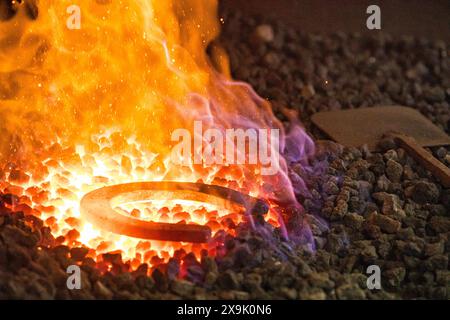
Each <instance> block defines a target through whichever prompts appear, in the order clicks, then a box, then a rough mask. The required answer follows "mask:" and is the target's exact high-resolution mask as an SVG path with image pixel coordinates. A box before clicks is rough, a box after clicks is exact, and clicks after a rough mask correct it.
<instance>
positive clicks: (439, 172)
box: [392, 133, 450, 188]
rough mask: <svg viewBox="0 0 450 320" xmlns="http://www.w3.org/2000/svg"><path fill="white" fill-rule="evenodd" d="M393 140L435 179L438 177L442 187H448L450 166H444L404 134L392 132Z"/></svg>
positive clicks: (449, 185) (449, 184)
mask: <svg viewBox="0 0 450 320" xmlns="http://www.w3.org/2000/svg"><path fill="white" fill-rule="evenodd" d="M392 137H393V138H394V140H395V142H396V143H397V144H398V145H399V146H400V147H402V148H403V149H405V150H406V152H408V153H409V154H410V155H411V157H413V158H414V159H415V160H416V161H417V162H419V163H420V164H421V165H423V166H424V167H425V168H426V169H427V170H429V171H430V172H431V173H432V174H433V175H434V176H435V177H436V178H437V179H439V180H440V181H441V183H442V185H443V186H444V188H450V168H448V167H447V166H445V165H444V164H443V163H442V162H440V161H439V160H438V159H436V158H435V157H433V155H432V154H431V153H429V152H428V151H427V150H425V149H424V148H422V147H421V146H420V145H419V144H417V142H416V140H415V139H414V138H411V137H409V136H406V135H402V134H397V133H394V134H392Z"/></svg>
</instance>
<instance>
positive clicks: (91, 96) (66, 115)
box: [0, 0, 296, 267]
mask: <svg viewBox="0 0 450 320" xmlns="http://www.w3.org/2000/svg"><path fill="white" fill-rule="evenodd" d="M26 2H27V1H26V0H24V1H22V2H21V3H19V2H17V3H16V4H17V6H18V11H17V14H16V15H15V16H14V17H13V18H11V19H9V20H7V21H3V22H0V57H1V59H0V118H2V119H7V121H5V122H3V123H1V124H0V132H2V135H3V137H6V138H7V139H3V140H2V141H1V142H0V159H1V160H2V161H3V163H7V164H8V165H7V167H6V168H5V171H6V173H5V176H4V178H2V181H1V182H0V187H1V188H0V190H3V192H5V193H12V194H15V195H16V196H18V199H17V203H15V204H13V206H15V210H22V211H24V212H25V213H26V214H33V215H37V216H39V217H40V218H41V219H43V220H44V221H45V223H46V225H47V226H49V227H50V228H51V231H52V234H53V235H54V236H55V237H57V241H61V242H62V243H64V244H67V245H70V246H81V245H85V246H87V247H89V248H92V249H91V251H90V256H92V257H97V256H98V255H99V254H101V253H104V252H110V251H117V250H120V251H121V252H122V254H123V256H124V257H126V258H127V259H129V260H130V261H131V264H132V266H133V267H136V266H138V265H139V264H140V263H144V262H146V263H150V264H156V263H157V262H158V261H166V260H167V259H168V258H169V257H170V256H172V255H173V254H174V252H175V251H176V250H178V249H184V250H185V251H186V252H194V253H195V254H196V255H197V257H199V256H200V254H202V250H204V251H203V253H205V252H206V253H207V254H212V255H213V254H215V253H216V250H217V247H216V245H217V241H216V242H215V244H213V243H208V244H205V245H198V244H190V243H170V242H157V241H143V240H140V239H133V238H129V237H125V236H120V235H117V234H112V233H108V232H106V231H103V230H100V229H97V228H95V227H93V226H92V225H90V224H89V223H87V222H86V221H83V220H82V219H80V207H79V205H80V204H79V203H80V199H81V198H82V197H83V195H84V194H86V193H87V192H90V191H92V190H95V189H97V188H100V187H103V186H108V185H113V184H119V183H127V182H136V181H162V180H171V181H185V182H197V181H202V182H204V183H209V184H218V185H223V186H227V187H229V188H232V189H235V190H238V191H241V192H243V193H246V194H250V195H252V196H256V197H264V198H266V199H269V200H270V201H271V202H272V204H273V205H272V208H271V209H270V212H269V214H268V216H267V220H268V221H269V222H270V223H272V224H273V225H276V226H278V225H280V224H281V225H282V224H283V220H282V219H281V217H280V215H279V213H278V210H276V209H277V208H276V206H275V204H274V203H275V202H277V203H289V202H291V203H296V201H295V197H294V194H293V192H292V188H291V186H290V183H289V180H288V178H287V175H286V169H285V163H284V160H281V163H280V166H279V170H278V173H277V174H276V175H273V176H263V175H261V174H260V171H261V170H260V168H259V167H258V166H256V165H244V166H242V165H241V166H226V165H222V166H218V165H211V166H205V165H197V164H192V165H190V166H189V167H186V166H179V165H174V164H173V163H172V162H171V161H170V159H169V158H170V157H169V154H170V150H171V148H172V147H173V142H172V141H171V140H170V137H171V133H172V132H173V131H174V130H176V129H178V128H191V127H192V123H193V122H194V121H196V120H197V121H198V120H200V121H202V122H203V123H204V125H205V126H207V127H210V128H218V129H220V130H225V129H226V128H244V129H246V128H277V129H280V130H281V132H282V136H281V139H282V145H281V149H283V148H284V145H283V141H284V131H283V127H282V125H281V123H280V122H279V121H278V120H276V118H275V117H274V116H273V114H272V111H271V108H270V105H269V104H268V103H267V102H266V101H264V100H262V99H261V98H259V97H258V96H257V95H256V94H255V93H254V92H253V90H252V89H251V88H250V87H249V86H248V85H246V84H243V83H239V82H235V81H233V80H232V79H231V78H230V76H229V71H228V65H227V64H228V62H227V58H226V55H225V54H224V53H223V51H222V50H221V49H220V47H219V46H217V45H216V44H214V42H213V40H214V39H215V38H216V37H217V35H218V34H219V31H220V20H219V19H218V18H217V0H176V1H160V0H153V1H152V0H122V1H112V0H96V1H94V0H79V1H77V5H78V6H79V7H80V9H81V11H80V12H81V29H79V30H72V29H69V28H67V25H66V20H67V18H68V14H67V12H66V9H67V7H69V6H70V5H72V4H73V3H72V1H67V0H40V1H39V2H38V8H39V11H38V14H37V17H35V19H31V18H30V16H29V13H28V12H27V9H26V6H25V5H26V4H27V3H26ZM208 47H210V48H211V50H210V52H212V54H211V56H208V55H207V49H208ZM217 70H220V71H221V72H218V71H217ZM272 152H278V150H272ZM0 177H1V175H0ZM117 210H118V211H119V212H121V213H122V214H130V215H132V216H134V217H138V218H140V219H144V220H145V219H147V220H153V221H167V222H173V223H197V224H205V225H208V226H210V228H211V229H212V230H213V232H214V233H215V234H216V237H217V236H218V235H220V234H221V232H220V231H221V230H223V231H225V232H227V233H229V234H231V235H233V234H234V232H235V231H234V228H235V227H234V226H235V225H237V224H239V223H240V222H242V216H241V215H239V214H238V213H236V212H228V211H226V210H224V209H223V208H216V207H212V206H209V205H207V204H202V203H200V204H199V203H183V202H181V201H176V200H173V199H166V200H161V199H158V200H157V201H152V200H150V201H149V202H146V203H139V204H124V205H123V206H120V208H117ZM61 236H63V237H61ZM58 237H59V238H58ZM219 242H220V241H219Z"/></svg>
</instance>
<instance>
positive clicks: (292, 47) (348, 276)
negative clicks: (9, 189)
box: [0, 14, 450, 299]
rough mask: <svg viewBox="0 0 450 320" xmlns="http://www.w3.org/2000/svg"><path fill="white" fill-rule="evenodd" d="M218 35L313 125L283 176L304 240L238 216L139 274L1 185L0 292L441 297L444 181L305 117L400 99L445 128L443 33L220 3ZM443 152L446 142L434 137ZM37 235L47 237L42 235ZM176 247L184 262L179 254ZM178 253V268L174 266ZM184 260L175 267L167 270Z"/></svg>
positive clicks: (449, 224) (447, 79) (447, 74)
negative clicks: (205, 250) (300, 25)
mask: <svg viewBox="0 0 450 320" xmlns="http://www.w3.org/2000/svg"><path fill="white" fill-rule="evenodd" d="M224 28H225V30H224V33H223V37H222V43H223V44H224V46H225V47H226V48H227V50H228V52H229V53H230V58H231V66H232V71H233V74H234V76H235V77H236V78H238V79H241V80H244V81H247V82H249V83H251V84H252V85H253V86H254V87H255V89H256V91H257V92H258V93H259V94H260V95H262V96H263V97H266V98H268V99H270V100H271V101H272V103H273V106H274V110H275V112H276V114H277V116H279V117H280V119H282V120H286V118H285V116H284V114H283V112H281V111H282V109H283V108H284V107H288V108H293V109H296V110H298V111H299V112H300V117H301V120H302V121H303V122H304V124H305V126H306V128H307V130H308V131H309V132H310V133H311V134H312V135H313V136H314V137H315V138H316V139H317V146H318V147H317V155H316V157H315V159H314V160H313V161H312V166H313V167H314V168H315V170H313V172H314V174H311V173H308V172H305V171H304V170H302V169H301V167H300V166H296V165H295V164H294V165H292V166H291V168H290V176H291V178H292V180H295V179H298V177H302V178H304V179H305V180H306V181H307V184H308V187H309V189H310V191H311V194H310V195H304V194H298V197H299V200H301V202H302V203H304V206H305V208H306V212H307V214H306V216H305V218H306V219H307V220H308V222H309V224H310V226H311V229H312V233H313V236H314V243H315V245H316V250H315V251H314V252H310V251H309V250H306V249H305V248H304V247H302V246H295V245H294V244H293V243H291V242H286V241H282V240H280V238H279V237H277V232H276V231H275V236H274V238H273V239H272V242H270V243H267V242H266V240H264V239H263V237H262V236H261V233H262V232H270V233H273V230H271V227H270V226H262V227H261V230H260V231H259V232H251V231H249V230H248V228H245V227H243V228H240V231H239V232H238V236H237V237H236V238H231V237H230V238H227V239H226V242H225V245H226V248H227V252H228V253H227V254H226V255H225V256H224V257H222V258H220V259H213V258H210V257H205V258H203V259H202V261H201V262H197V261H196V260H195V259H194V258H193V256H192V255H190V254H180V255H177V256H176V257H174V258H173V259H171V260H170V261H169V263H168V264H166V265H164V266H162V267H161V268H159V269H156V270H155V271H153V272H152V273H151V275H150V276H148V275H147V274H148V272H147V267H146V266H145V265H143V266H141V267H140V268H139V269H138V270H137V271H134V272H128V267H129V266H128V265H127V264H124V263H123V262H122V259H121V257H120V255H114V254H110V255H105V256H104V260H105V261H107V262H108V263H110V264H111V265H112V266H113V269H112V271H111V272H106V273H104V274H103V273H101V272H100V271H99V269H98V268H97V266H96V264H95V262H94V261H93V260H92V259H91V258H87V257H86V254H87V250H86V249H83V248H72V249H70V248H68V247H65V246H61V245H57V243H56V241H55V239H53V237H52V235H51V234H50V232H49V229H48V228H46V227H45V226H43V223H42V221H40V220H39V219H38V218H35V217H33V216H24V215H23V214H21V213H13V212H10V210H8V209H7V204H8V203H9V204H10V203H12V202H13V201H15V199H14V197H13V196H12V195H8V194H3V195H2V196H1V197H0V298H3V299H5V298H7V299H11V298H13V299H18V298H31V299H50V298H58V299H68V298H75V299H81V298H87V299H94V298H101V299H111V298H119V299H120V298H122V299H161V298H168V299H176V298H196V299H204V298H221V299H249V298H251V299H268V298H274V299H386V298H436V299H448V298H450V272H449V252H450V190H445V189H443V188H442V186H441V185H440V184H439V183H438V182H436V180H435V179H434V178H433V177H432V176H431V175H430V174H429V173H428V172H426V171H425V170H424V169H423V168H421V167H420V166H419V165H417V164H416V163H415V162H414V161H413V160H412V159H411V158H410V157H409V156H408V155H407V154H406V153H405V151H404V150H402V149H401V148H398V147H397V146H396V145H395V144H394V143H393V141H390V140H384V141H382V142H381V147H382V149H383V152H379V153H370V152H368V151H367V150H365V149H364V148H361V149H356V148H351V149H350V148H344V147H343V146H340V145H338V144H335V143H333V142H331V141H327V140H324V139H323V137H322V136H321V134H320V133H319V132H316V130H315V129H314V128H313V127H312V126H311V123H310V121H309V117H310V116H311V115H312V114H313V113H315V112H317V111H322V110H335V109H341V108H356V107H370V106H375V105H387V104H402V105H407V106H410V107H414V108H418V109H419V110H420V111H421V112H422V113H423V114H425V115H426V116H427V117H429V118H430V119H431V120H432V121H433V122H434V123H436V124H437V125H438V126H440V127H441V128H442V129H444V130H446V131H447V132H449V129H450V127H449V120H450V111H449V99H450V89H448V88H450V70H449V68H450V61H449V59H448V56H447V54H448V53H449V50H450V48H449V46H448V44H447V43H444V42H429V41H427V40H426V39H415V38H409V37H405V38H401V39H393V38H390V37H389V36H387V35H384V36H374V37H364V38H363V37H361V36H359V35H357V34H354V35H348V34H336V35H330V36H317V35H308V34H301V33H299V32H296V31H294V30H291V29H289V28H287V27H286V26H283V25H282V24H281V23H271V22H270V21H264V20H261V19H258V18H252V17H245V18H244V17H240V16H239V14H235V15H234V16H226V17H225V25H224ZM433 151H434V152H435V154H436V156H437V157H438V158H439V159H440V160H441V161H442V162H444V163H446V164H447V165H450V152H448V150H447V149H445V148H436V149H435V150H433ZM47 246H50V248H47ZM181 261H183V263H181ZM74 263H78V264H80V265H81V266H82V279H83V280H82V281H83V282H82V289H81V290H68V289H67V287H66V279H67V274H66V273H65V270H66V268H67V266H68V265H70V264H74ZM373 264H376V265H378V266H380V268H381V270H382V289H381V290H372V291H371V290H368V289H367V286H366V280H367V274H366V269H367V267H368V266H369V265H373ZM180 265H183V266H184V267H183V270H180V269H181V267H180ZM180 273H183V274H185V278H184V279H183V280H181V279H179V277H178V276H179V274H180Z"/></svg>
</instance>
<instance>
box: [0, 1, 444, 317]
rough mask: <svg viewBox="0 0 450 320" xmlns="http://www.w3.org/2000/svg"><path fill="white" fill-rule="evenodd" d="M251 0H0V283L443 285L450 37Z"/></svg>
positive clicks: (82, 287) (185, 287)
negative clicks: (333, 22)
mask: <svg viewBox="0 0 450 320" xmlns="http://www.w3.org/2000/svg"><path fill="white" fill-rule="evenodd" d="M256 2H257V1H250V2H249V3H256ZM281 2H286V3H291V2H292V5H294V7H296V6H299V5H300V6H301V5H302V1H301V0H283V1H281ZM269 3H270V1H262V2H261V3H260V4H259V6H258V5H255V8H261V10H263V9H262V8H266V7H267V6H269V7H270V4H269ZM355 3H356V1H355ZM286 5H289V4H286ZM358 6H359V5H357V4H355V7H358ZM251 7H252V5H249V6H248V7H247V6H246V5H242V6H239V5H238V4H237V3H235V1H231V0H230V1H229V0H223V1H220V2H219V0H168V1H160V0H121V1H115V0H78V1H69V0H67V1H66V0H58V1H57V0H0V133H1V138H0V298H1V299H176V298H180V297H181V298H185V299H193V298H195V299H217V298H219V299H274V298H275V299H280V298H281V299H398V298H444V299H445V298H448V294H449V292H448V276H449V267H448V263H449V262H448V249H449V232H450V229H449V223H450V220H449V219H450V217H449V212H450V207H449V205H450V202H449V199H450V193H449V192H450V189H449V188H450V169H449V167H450V153H449V151H448V148H447V147H446V146H447V145H450V138H449V137H448V132H449V127H448V125H449V123H450V112H449V108H450V107H449V97H450V92H449V90H448V89H447V88H448V84H449V83H450V82H449V81H450V74H449V73H450V72H449V70H450V64H449V62H448V54H449V53H450V50H449V47H448V42H445V41H440V40H423V39H422V40H423V41H422V40H420V39H416V38H415V37H410V38H408V37H405V36H403V35H401V34H400V35H393V36H391V35H390V34H389V30H387V31H384V30H383V31H382V32H381V33H376V35H374V34H372V33H371V32H377V31H375V30H374V29H379V28H381V24H379V23H375V22H377V19H380V17H379V15H380V14H381V13H380V12H379V11H377V10H375V9H376V8H375V9H374V10H375V11H374V12H375V13H374V14H373V15H371V16H370V21H371V23H372V24H371V25H372V26H378V27H376V28H375V27H373V28H369V29H367V28H366V26H365V25H364V24H362V25H361V28H366V29H365V32H367V34H363V35H361V34H354V33H352V32H350V31H345V32H344V31H343V32H341V33H338V34H334V33H333V34H328V33H329V32H325V34H322V33H319V34H316V33H315V31H311V32H310V31H307V30H306V31H303V30H302V28H301V27H299V26H295V23H294V24H292V23H291V22H290V21H293V18H295V17H296V15H297V13H295V14H293V13H292V14H291V13H289V14H287V15H286V12H285V10H281V11H277V10H275V11H274V18H270V17H269V16H270V15H269V16H265V15H262V16H259V15H256V14H255V12H254V10H253V9H249V8H251ZM372 7H377V6H372ZM355 10H356V9H355ZM358 10H359V9H358ZM358 10H356V11H358ZM314 12H315V11H314ZM358 12H359V11H358ZM361 12H362V13H361ZM361 12H360V14H362V15H363V16H364V15H367V13H366V11H364V10H363V11H361ZM371 12H372V11H371ZM277 14H279V15H280V16H279V17H277ZM283 15H284V16H283ZM335 18H336V17H335ZM284 19H286V21H285V22H284V21H283V20H284ZM305 19H308V17H305ZM297 20H298V19H297ZM299 23H300V24H301V21H300V22H299ZM305 23H306V22H305ZM306 24H308V23H306ZM404 51H405V52H408V54H407V55H406V58H405V59H406V60H405V61H404V60H403V59H402V53H404ZM398 105H402V106H401V107H399V106H398ZM372 107H374V108H372ZM376 107H378V108H376ZM381 107H384V108H381ZM368 108H370V110H371V111H369V110H368ZM385 108H389V109H385ZM341 109H350V110H346V111H342V110H341ZM412 109H417V110H412ZM383 110H385V111H383ZM387 110H389V111H387ZM413 112H414V113H413ZM375 116H376V117H378V118H376V119H375V118H373V117H375ZM403 117H409V118H407V119H406V120H405V119H403ZM323 119H325V120H326V121H325V120H323ZM374 119H375V120H374ZM349 137H350V138H349ZM355 141H357V142H355ZM209 310H211V309H209ZM208 314H209V312H208Z"/></svg>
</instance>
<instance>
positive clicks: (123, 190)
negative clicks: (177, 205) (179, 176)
mask: <svg viewBox="0 0 450 320" xmlns="http://www.w3.org/2000/svg"><path fill="white" fill-rule="evenodd" d="M155 198H156V199H168V200H172V199H178V200H191V201H201V202H206V203H209V204H214V205H217V206H220V207H221V208H224V209H234V210H240V211H241V212H243V213H245V214H259V215H263V214H266V213H267V211H268V209H269V206H268V204H267V202H266V201H264V200H261V199H257V198H254V197H251V196H249V195H245V194H242V193H240V192H238V191H235V190H232V189H228V188H225V187H221V186H215V185H207V184H202V183H190V182H171V181H160V182H136V183H127V184H118V185H113V186H108V187H104V188H100V189H97V190H94V191H92V192H89V193H88V194H86V195H85V196H84V197H83V198H82V199H81V203H80V205H81V216H82V217H83V218H85V219H86V220H87V221H89V222H90V223H92V224H93V225H95V226H97V227H99V228H101V229H104V230H107V231H110V232H114V233H117V234H121V235H126V236H130V237H134V238H141V239H149V240H161V241H181V242H198V243H201V242H207V241H208V240H209V238H210V237H211V229H210V228H209V227H207V226H202V225H191V224H172V223H159V222H152V221H144V220H140V219H137V218H134V217H131V216H126V215H123V214H120V213H119V212H117V211H115V210H114V209H113V208H114V207H115V206H117V205H118V204H120V203H126V202H136V201H144V200H150V199H155Z"/></svg>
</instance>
